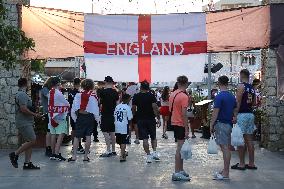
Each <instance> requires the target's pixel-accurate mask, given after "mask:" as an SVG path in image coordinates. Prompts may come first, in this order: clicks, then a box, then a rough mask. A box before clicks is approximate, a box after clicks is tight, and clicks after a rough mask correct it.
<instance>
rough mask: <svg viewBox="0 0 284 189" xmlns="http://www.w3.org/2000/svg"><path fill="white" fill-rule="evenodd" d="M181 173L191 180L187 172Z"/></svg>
mask: <svg viewBox="0 0 284 189" xmlns="http://www.w3.org/2000/svg"><path fill="white" fill-rule="evenodd" d="M179 173H180V174H182V175H184V176H186V177H189V178H191V176H189V174H188V173H187V172H185V171H180V172H179Z"/></svg>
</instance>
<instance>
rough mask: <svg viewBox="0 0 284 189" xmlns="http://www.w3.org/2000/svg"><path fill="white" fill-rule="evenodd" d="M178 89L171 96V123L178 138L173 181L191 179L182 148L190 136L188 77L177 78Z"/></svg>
mask: <svg viewBox="0 0 284 189" xmlns="http://www.w3.org/2000/svg"><path fill="white" fill-rule="evenodd" d="M177 85H178V89H177V90H175V91H174V92H173V93H172V94H171V96H170V100H169V101H170V111H171V113H172V117H171V124H172V125H173V127H174V135H175V138H176V139H177V150H176V156H175V173H174V174H173V176H172V179H173V181H190V177H189V175H188V174H187V173H186V172H185V171H184V169H183V160H182V159H181V155H180V150H181V147H182V145H183V143H184V140H185V139H186V138H188V135H189V128H188V117H187V108H188V105H189V102H188V101H189V98H188V96H187V94H186V89H187V87H188V78H187V77H186V76H179V77H178V78H177Z"/></svg>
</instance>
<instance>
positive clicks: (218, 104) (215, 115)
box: [210, 95, 222, 133]
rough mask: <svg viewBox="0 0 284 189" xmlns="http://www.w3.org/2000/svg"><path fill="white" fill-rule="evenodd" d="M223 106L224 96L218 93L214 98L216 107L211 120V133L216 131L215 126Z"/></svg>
mask: <svg viewBox="0 0 284 189" xmlns="http://www.w3.org/2000/svg"><path fill="white" fill-rule="evenodd" d="M221 107H222V98H221V96H219V95H217V96H216V97H215V99H214V109H213V112H212V115H211V120H210V132H211V133H214V131H215V130H214V126H215V123H216V121H217V119H218V114H219V112H220V109H221Z"/></svg>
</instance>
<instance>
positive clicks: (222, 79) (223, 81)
mask: <svg viewBox="0 0 284 189" xmlns="http://www.w3.org/2000/svg"><path fill="white" fill-rule="evenodd" d="M218 82H219V84H221V85H224V86H227V85H228V84H229V78H228V77H227V76H225V75H223V76H221V77H219V78H218Z"/></svg>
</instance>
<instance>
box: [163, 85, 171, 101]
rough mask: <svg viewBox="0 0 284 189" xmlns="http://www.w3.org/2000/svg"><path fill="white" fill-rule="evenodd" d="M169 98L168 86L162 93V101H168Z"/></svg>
mask: <svg viewBox="0 0 284 189" xmlns="http://www.w3.org/2000/svg"><path fill="white" fill-rule="evenodd" d="M169 96H170V88H169V87H168V86H165V87H164V89H163V92H162V99H163V101H167V100H169Z"/></svg>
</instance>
